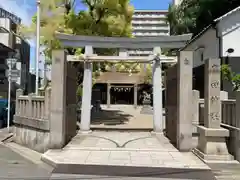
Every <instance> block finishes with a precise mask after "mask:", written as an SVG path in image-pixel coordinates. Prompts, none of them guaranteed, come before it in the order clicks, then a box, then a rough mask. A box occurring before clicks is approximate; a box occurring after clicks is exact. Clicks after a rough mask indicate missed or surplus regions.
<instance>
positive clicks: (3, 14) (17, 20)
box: [0, 8, 21, 24]
mask: <svg viewBox="0 0 240 180" xmlns="http://www.w3.org/2000/svg"><path fill="white" fill-rule="evenodd" d="M0 18H8V19H10V20H12V21H13V22H14V23H15V24H21V18H19V17H17V16H16V15H14V14H12V13H10V12H8V11H6V10H5V9H2V8H0Z"/></svg>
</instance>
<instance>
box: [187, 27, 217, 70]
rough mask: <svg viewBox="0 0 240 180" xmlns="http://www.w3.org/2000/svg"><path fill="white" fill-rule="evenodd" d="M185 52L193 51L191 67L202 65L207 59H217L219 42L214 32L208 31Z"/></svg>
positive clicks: (212, 30)
mask: <svg viewBox="0 0 240 180" xmlns="http://www.w3.org/2000/svg"><path fill="white" fill-rule="evenodd" d="M200 47H201V48H200ZM186 50H194V53H193V57H194V61H193V67H197V66H200V65H202V64H204V60H206V59H208V58H217V57H219V40H218V38H217V36H216V30H215V29H213V28H211V29H208V30H207V31H206V32H205V33H204V34H203V35H202V36H200V37H199V38H198V39H197V40H195V41H193V42H192V43H191V44H190V45H189V46H188V47H187V48H186ZM202 53H203V57H202V55H201V54H202Z"/></svg>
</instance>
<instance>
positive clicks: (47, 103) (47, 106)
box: [44, 87, 52, 120]
mask: <svg viewBox="0 0 240 180" xmlns="http://www.w3.org/2000/svg"><path fill="white" fill-rule="evenodd" d="M51 92H52V89H51V87H47V89H46V91H45V96H44V109H45V114H44V118H45V119H47V120H50V113H51Z"/></svg>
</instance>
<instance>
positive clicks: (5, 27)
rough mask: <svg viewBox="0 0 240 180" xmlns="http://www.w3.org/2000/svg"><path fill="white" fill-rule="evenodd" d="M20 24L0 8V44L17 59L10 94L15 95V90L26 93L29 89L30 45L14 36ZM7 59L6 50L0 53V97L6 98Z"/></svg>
mask: <svg viewBox="0 0 240 180" xmlns="http://www.w3.org/2000/svg"><path fill="white" fill-rule="evenodd" d="M20 23H21V19H20V18H19V17H17V16H15V15H14V14H12V13H10V12H7V11H6V10H4V9H2V8H0V43H2V44H3V45H4V46H5V47H7V48H8V49H11V50H13V51H14V52H15V53H14V56H15V58H17V63H16V66H15V67H14V69H15V71H16V72H19V74H18V75H17V76H16V77H13V78H14V83H12V90H13V92H12V94H15V90H16V89H17V88H22V89H24V90H27V91H28V88H29V85H28V77H29V61H30V45H29V44H28V43H27V42H26V41H25V40H24V39H22V38H21V37H19V36H18V35H17V34H16V31H17V26H18V25H19V24H20ZM8 57H9V53H8V51H7V50H6V51H4V50H1V51H0V72H1V73H0V82H1V83H0V96H2V97H7V92H8V66H7V62H6V59H7V58H8Z"/></svg>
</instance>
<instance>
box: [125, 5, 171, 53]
mask: <svg viewBox="0 0 240 180" xmlns="http://www.w3.org/2000/svg"><path fill="white" fill-rule="evenodd" d="M167 12H168V11H167V10H135V11H134V14H133V17H132V30H133V36H134V37H155V36H168V35H169V34H170V27H169V25H168V23H167V21H166V14H167ZM151 52H152V49H138V50H135V49H134V50H129V51H128V54H129V55H130V56H131V55H132V56H135V55H138V56H148V55H149V54H150V53H151Z"/></svg>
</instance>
